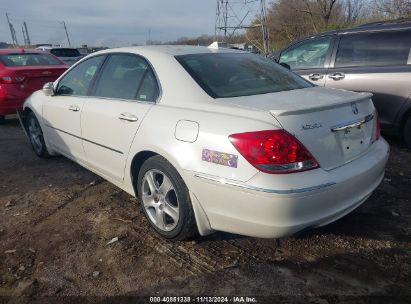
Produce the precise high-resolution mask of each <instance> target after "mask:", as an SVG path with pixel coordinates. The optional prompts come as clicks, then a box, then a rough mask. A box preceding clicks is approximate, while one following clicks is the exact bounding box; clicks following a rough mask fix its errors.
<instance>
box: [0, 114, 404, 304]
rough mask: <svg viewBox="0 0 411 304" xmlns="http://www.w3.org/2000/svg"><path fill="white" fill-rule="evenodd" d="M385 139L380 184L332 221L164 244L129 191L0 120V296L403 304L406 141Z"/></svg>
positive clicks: (72, 299) (32, 299) (13, 298)
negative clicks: (285, 233)
mask: <svg viewBox="0 0 411 304" xmlns="http://www.w3.org/2000/svg"><path fill="white" fill-rule="evenodd" d="M389 141H390V144H391V149H392V150H391V156H390V160H389V164H388V168H387V173H386V178H385V179H384V182H383V183H382V184H381V185H380V186H379V188H378V189H377V190H376V191H375V193H374V194H373V195H372V197H371V198H370V199H368V201H367V202H366V203H364V204H363V206H361V207H360V208H358V209H357V210H356V211H354V212H353V213H351V214H349V215H348V216H346V217H344V218H342V219H341V220H339V221H337V222H335V223H333V224H330V225H328V226H326V227H324V228H321V229H316V230H312V231H309V232H306V233H304V234H302V235H299V236H295V237H290V238H285V239H280V240H275V239H257V238H249V237H242V236H238V235H232V234H227V233H215V234H213V235H211V236H208V237H204V238H198V239H197V240H195V241H190V242H179V243H171V242H166V241H164V240H161V239H159V238H157V237H156V236H155V234H154V233H153V231H151V229H150V228H149V226H148V223H147V221H146V220H145V218H144V217H143V214H142V212H141V211H140V210H139V207H138V201H137V200H136V199H135V198H133V197H131V196H129V195H128V194H126V193H124V192H123V191H121V190H120V189H118V188H116V187H115V186H113V185H111V184H110V183H108V182H106V181H104V180H102V179H101V178H99V177H97V176H96V175H94V174H92V173H90V172H89V171H87V170H85V169H83V168H82V167H80V166H78V165H76V164H75V163H73V162H71V161H69V160H67V159H65V158H63V157H54V158H51V159H48V160H43V159H39V158H37V157H36V156H35V154H34V153H33V152H32V151H31V147H30V146H29V142H28V140H27V139H26V138H25V136H24V135H23V132H22V131H21V130H20V128H19V126H18V124H17V122H16V121H8V122H7V124H6V125H2V126H0V303H3V302H4V303H21V302H24V301H26V302H36V301H37V302H38V303H40V302H41V303H43V302H44V301H45V302H47V303H51V302H53V301H55V302H58V303H63V302H64V301H66V302H67V301H68V302H67V303H77V302H81V301H93V299H94V300H97V301H103V302H102V303H114V301H115V300H116V299H117V300H119V301H120V299H121V300H124V301H126V300H127V299H128V300H130V301H131V302H130V303H140V302H138V300H140V301H141V302H149V301H150V300H149V298H145V299H144V298H139V297H138V296H160V297H161V296H176V295H187V296H191V297H194V296H227V297H230V298H228V300H229V301H230V302H232V301H234V299H233V296H249V297H257V298H256V300H258V303H278V302H280V303H318V304H324V303H371V302H372V303H411V266H410V265H411V238H410V235H411V226H410V224H411V208H410V203H411V202H410V200H411V151H409V150H407V149H406V148H404V147H403V146H402V144H401V143H400V142H398V141H396V140H394V139H390V140H389ZM115 237H118V241H117V242H114V243H112V244H109V245H108V244H107V243H108V242H109V241H110V240H112V239H113V238H115ZM116 296H122V298H116ZM106 297H110V298H106ZM56 299H57V300H56ZM104 299H106V300H107V299H111V301H110V302H104ZM166 300H168V301H167V302H169V303H170V302H173V301H172V300H170V299H166ZM206 300H207V301H204V302H203V303H207V302H212V301H213V299H206ZM196 301H197V302H198V301H199V300H198V299H197V300H196ZM174 302H175V301H174Z"/></svg>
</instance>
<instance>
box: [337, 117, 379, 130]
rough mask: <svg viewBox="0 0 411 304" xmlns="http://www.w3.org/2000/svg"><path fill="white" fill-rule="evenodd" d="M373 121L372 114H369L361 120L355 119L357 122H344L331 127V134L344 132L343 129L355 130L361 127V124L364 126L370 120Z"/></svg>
mask: <svg viewBox="0 0 411 304" xmlns="http://www.w3.org/2000/svg"><path fill="white" fill-rule="evenodd" d="M373 119H374V114H369V115H367V116H365V117H363V118H360V119H357V120H353V121H349V122H344V123H342V124H338V125H335V126H332V127H331V132H337V131H341V130H345V129H349V128H355V127H358V126H361V125H362V124H365V123H367V122H369V121H371V120H373Z"/></svg>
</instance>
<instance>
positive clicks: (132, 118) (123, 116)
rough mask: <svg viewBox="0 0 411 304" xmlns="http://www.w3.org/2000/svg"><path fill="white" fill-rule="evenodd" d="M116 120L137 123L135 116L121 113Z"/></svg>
mask: <svg viewBox="0 0 411 304" xmlns="http://www.w3.org/2000/svg"><path fill="white" fill-rule="evenodd" d="M118 118H119V119H121V120H127V121H137V120H138V118H137V117H136V116H134V115H132V114H129V113H121V114H120V116H119V117H118Z"/></svg>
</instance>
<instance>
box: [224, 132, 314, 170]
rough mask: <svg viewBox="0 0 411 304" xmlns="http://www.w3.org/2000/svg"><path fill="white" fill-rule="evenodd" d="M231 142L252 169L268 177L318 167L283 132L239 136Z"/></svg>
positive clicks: (252, 133) (303, 148) (235, 136)
mask: <svg viewBox="0 0 411 304" xmlns="http://www.w3.org/2000/svg"><path fill="white" fill-rule="evenodd" d="M229 139H230V141H231V143H232V144H233V145H234V147H235V148H236V149H237V150H238V152H240V153H241V155H242V156H244V158H245V159H246V160H247V161H248V162H249V163H250V164H251V165H253V166H254V167H255V168H257V169H258V170H260V171H263V172H266V173H270V174H274V173H276V174H281V173H293V172H301V171H306V170H311V169H315V168H319V164H318V162H317V161H316V160H315V158H314V157H313V156H312V155H311V153H310V152H309V151H308V150H307V149H306V148H305V147H304V145H303V144H302V143H300V142H299V141H298V140H297V139H296V138H295V137H294V136H292V135H291V134H289V133H288V132H286V131H285V130H268V131H258V132H248V133H239V134H233V135H230V136H229Z"/></svg>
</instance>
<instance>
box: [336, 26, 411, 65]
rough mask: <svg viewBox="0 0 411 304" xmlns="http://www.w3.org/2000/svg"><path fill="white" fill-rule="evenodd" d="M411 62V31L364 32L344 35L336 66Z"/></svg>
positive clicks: (404, 63)
mask: <svg viewBox="0 0 411 304" xmlns="http://www.w3.org/2000/svg"><path fill="white" fill-rule="evenodd" d="M406 64H411V31H409V30H408V31H399V32H380V33H362V34H354V35H349V36H343V37H342V38H341V40H340V45H339V47H338V52H337V57H336V59H335V67H337V68H340V67H365V66H396V65H406Z"/></svg>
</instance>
